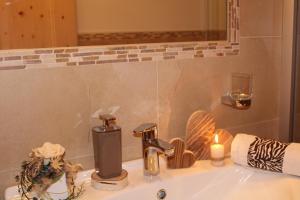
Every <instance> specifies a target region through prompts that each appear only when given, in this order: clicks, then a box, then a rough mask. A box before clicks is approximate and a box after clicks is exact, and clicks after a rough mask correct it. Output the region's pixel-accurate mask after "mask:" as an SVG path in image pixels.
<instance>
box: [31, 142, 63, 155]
mask: <svg viewBox="0 0 300 200" xmlns="http://www.w3.org/2000/svg"><path fill="white" fill-rule="evenodd" d="M32 152H33V153H34V155H35V156H36V157H40V158H44V159H47V158H48V159H49V158H54V157H59V156H62V155H63V154H64V153H65V148H64V147H62V146H61V145H59V144H51V143H49V142H46V143H44V145H43V146H42V147H39V148H36V149H33V150H32Z"/></svg>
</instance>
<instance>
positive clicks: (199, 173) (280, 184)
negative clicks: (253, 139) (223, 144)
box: [5, 160, 300, 200]
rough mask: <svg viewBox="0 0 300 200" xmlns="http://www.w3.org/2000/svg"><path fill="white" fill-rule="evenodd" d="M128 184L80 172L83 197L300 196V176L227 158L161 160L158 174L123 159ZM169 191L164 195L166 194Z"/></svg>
mask: <svg viewBox="0 0 300 200" xmlns="http://www.w3.org/2000/svg"><path fill="white" fill-rule="evenodd" d="M123 167H124V168H125V169H127V170H128V172H129V185H128V187H127V188H125V189H123V190H121V191H114V192H111V191H99V190H96V189H94V188H92V187H91V185H90V175H91V173H92V171H84V172H81V173H80V174H79V175H78V179H77V181H78V182H85V185H86V189H85V193H84V194H83V195H82V196H81V198H80V199H82V200H99V199H101V200H133V199H134V200H138V199H142V200H155V199H159V198H158V196H159V195H160V197H161V199H166V200H200V199H201V200H206V199H207V200H241V199H243V200H248V199H249V200H250V199H251V200H252V199H255V200H265V199H272V200H298V199H300V189H299V188H300V178H299V177H295V176H289V175H284V174H278V173H272V172H266V171H261V170H256V169H252V168H248V167H241V166H238V165H235V164H233V163H232V162H231V161H230V160H226V165H225V166H224V167H213V166H211V164H210V162H209V161H198V162H196V164H195V165H194V166H193V167H192V168H189V169H180V170H167V169H166V167H165V164H164V163H163V162H161V173H160V175H159V176H158V177H154V178H152V179H150V178H144V176H143V171H142V169H143V167H142V160H136V161H131V162H126V163H124V165H123ZM16 191H17V188H16V187H11V188H8V189H7V190H6V192H5V199H6V200H11V199H15V197H16V196H17V192H16ZM165 195H166V197H165V198H163V197H164V196H165Z"/></svg>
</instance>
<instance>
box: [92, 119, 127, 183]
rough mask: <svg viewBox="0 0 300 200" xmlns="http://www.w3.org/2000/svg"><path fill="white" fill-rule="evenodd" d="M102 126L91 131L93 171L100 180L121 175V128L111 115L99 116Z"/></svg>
mask: <svg viewBox="0 0 300 200" xmlns="http://www.w3.org/2000/svg"><path fill="white" fill-rule="evenodd" d="M99 118H100V120H102V121H103V125H102V126H97V127H94V128H93V129H92V132H93V147H94V159H95V169H96V173H97V175H98V176H99V177H100V178H102V179H110V178H114V177H118V176H120V175H121V173H122V138H121V128H120V127H119V126H117V125H116V118H115V117H114V116H112V115H109V114H106V115H100V116H99Z"/></svg>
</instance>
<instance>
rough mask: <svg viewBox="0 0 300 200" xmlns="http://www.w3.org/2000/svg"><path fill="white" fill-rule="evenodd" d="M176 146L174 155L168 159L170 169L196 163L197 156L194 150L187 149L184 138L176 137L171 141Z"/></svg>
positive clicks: (186, 166) (187, 166)
mask: <svg viewBox="0 0 300 200" xmlns="http://www.w3.org/2000/svg"><path fill="white" fill-rule="evenodd" d="M170 144H172V145H173V146H174V147H175V153H174V156H173V157H169V158H168V159H167V166H168V168H169V169H181V168H189V167H191V166H193V165H194V163H195V162H196V158H195V155H194V153H193V152H191V151H188V150H186V149H185V143H184V140H183V139H181V138H174V139H172V140H171V141H170Z"/></svg>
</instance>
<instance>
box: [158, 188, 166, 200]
mask: <svg viewBox="0 0 300 200" xmlns="http://www.w3.org/2000/svg"><path fill="white" fill-rule="evenodd" d="M166 197H167V192H166V190H164V189H161V190H159V191H158V192H157V199H158V200H162V199H165V198H166Z"/></svg>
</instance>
